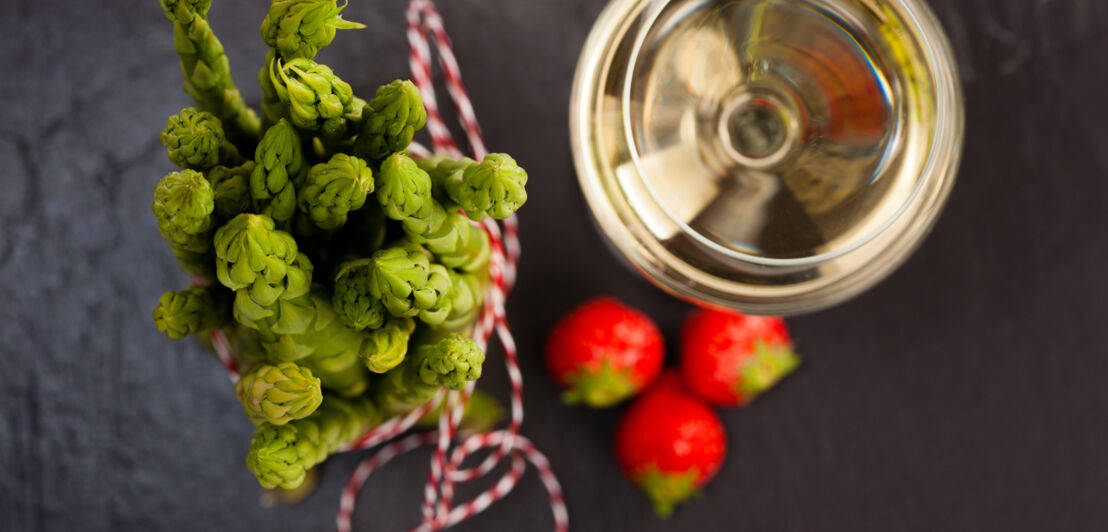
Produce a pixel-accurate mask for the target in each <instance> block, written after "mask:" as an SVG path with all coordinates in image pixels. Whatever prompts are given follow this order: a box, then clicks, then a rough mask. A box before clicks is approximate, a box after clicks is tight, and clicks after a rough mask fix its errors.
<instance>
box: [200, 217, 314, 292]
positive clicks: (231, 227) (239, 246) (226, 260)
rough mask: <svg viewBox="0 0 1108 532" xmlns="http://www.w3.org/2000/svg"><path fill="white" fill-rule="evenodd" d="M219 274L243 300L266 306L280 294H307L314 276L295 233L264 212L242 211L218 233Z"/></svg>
mask: <svg viewBox="0 0 1108 532" xmlns="http://www.w3.org/2000/svg"><path fill="white" fill-rule="evenodd" d="M215 255H216V275H217V277H218V278H219V282H221V283H223V285H224V286H226V287H227V288H230V289H231V290H246V292H245V293H244V294H236V298H235V310H236V312H238V311H239V310H240V309H239V307H240V305H241V304H240V300H243V299H244V298H248V299H249V300H250V301H252V302H254V303H255V304H256V305H259V306H262V307H266V306H269V305H272V304H273V303H274V302H275V301H277V299H278V298H283V299H292V298H295V297H298V296H300V295H303V294H306V293H307V292H308V290H309V288H310V285H311V280H312V265H311V261H309V260H308V257H307V255H304V254H302V253H299V252H298V251H297V247H296V241H295V240H293V238H292V235H290V234H288V233H286V232H284V231H280V230H277V229H275V228H274V224H273V219H272V218H270V217H268V216H266V215H264V214H240V215H238V216H236V217H235V218H234V219H232V220H231V221H230V222H227V224H226V225H224V226H223V227H220V228H219V230H218V231H216V233H215Z"/></svg>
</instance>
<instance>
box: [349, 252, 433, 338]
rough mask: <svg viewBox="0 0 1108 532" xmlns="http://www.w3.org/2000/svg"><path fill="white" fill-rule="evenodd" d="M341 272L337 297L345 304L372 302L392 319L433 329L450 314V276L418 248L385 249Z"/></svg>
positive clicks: (350, 262)
mask: <svg viewBox="0 0 1108 532" xmlns="http://www.w3.org/2000/svg"><path fill="white" fill-rule="evenodd" d="M338 271H339V274H338V276H337V277H336V283H335V290H336V297H338V298H340V300H341V301H343V302H345V301H352V300H353V301H357V300H358V299H359V298H373V299H376V300H378V301H380V302H381V303H382V304H383V305H384V307H385V309H386V310H388V311H389V313H390V314H392V315H393V316H396V317H398V318H414V317H416V316H418V317H419V318H420V319H421V320H423V321H425V322H427V323H429V324H432V325H438V324H440V323H442V322H443V320H445V319H446V316H447V315H448V314H449V313H450V309H449V304H450V300H449V299H448V298H447V297H446V295H447V293H449V292H450V276H449V274H448V273H447V272H446V268H444V267H443V266H442V265H440V264H432V263H431V262H430V260H429V256H428V253H427V252H426V250H424V249H422V248H420V247H419V246H418V245H414V244H409V245H407V246H396V247H391V248H385V249H382V250H380V251H378V252H376V253H374V254H373V256H372V257H370V258H368V259H356V260H353V261H348V262H345V263H343V264H342V265H340V266H339V270H338ZM340 290H341V291H342V292H341V293H340V292H339V291H340ZM351 291H353V292H354V294H353V295H352V294H351V293H350V292H351ZM354 317H356V316H350V317H349V318H354Z"/></svg>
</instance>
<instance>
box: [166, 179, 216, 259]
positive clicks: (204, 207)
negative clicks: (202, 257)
mask: <svg viewBox="0 0 1108 532" xmlns="http://www.w3.org/2000/svg"><path fill="white" fill-rule="evenodd" d="M151 210H153V211H154V216H155V217H157V219H158V232H159V233H161V235H162V236H163V237H164V238H165V239H166V240H167V241H169V243H170V244H171V245H173V246H175V247H179V248H182V249H186V250H188V251H193V252H197V253H200V252H204V251H207V250H208V249H210V248H211V245H212V243H211V227H212V212H213V211H214V210H215V199H214V196H213V193H212V187H211V185H210V184H208V180H207V179H204V175H203V174H201V173H200V172H197V171H195V170H182V171H179V172H172V173H170V174H169V175H167V176H165V177H164V178H162V180H161V181H159V182H158V185H157V186H156V187H154V203H153V204H152V205H151Z"/></svg>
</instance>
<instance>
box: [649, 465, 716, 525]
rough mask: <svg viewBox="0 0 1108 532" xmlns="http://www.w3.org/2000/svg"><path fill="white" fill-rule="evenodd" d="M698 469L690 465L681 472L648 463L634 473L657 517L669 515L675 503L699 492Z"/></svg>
mask: <svg viewBox="0 0 1108 532" xmlns="http://www.w3.org/2000/svg"><path fill="white" fill-rule="evenodd" d="M699 479H700V470H699V469H697V468H695V467H692V468H689V469H688V470H687V471H683V472H668V471H662V470H660V469H658V466H656V465H654V464H650V465H648V466H646V467H645V468H643V469H642V470H641V471H640V472H639V473H638V474H636V475H635V484H638V486H639V488H641V489H642V491H643V493H646V496H647V497H648V498H649V499H650V501H651V502H652V503H654V512H655V513H657V514H658V517H669V516H670V514H672V513H673V509H674V508H676V506H677V504H678V503H680V502H684V501H686V500H688V499H689V498H691V497H693V496H695V495H697V494H699V493H700V490H699V486H698V484H699Z"/></svg>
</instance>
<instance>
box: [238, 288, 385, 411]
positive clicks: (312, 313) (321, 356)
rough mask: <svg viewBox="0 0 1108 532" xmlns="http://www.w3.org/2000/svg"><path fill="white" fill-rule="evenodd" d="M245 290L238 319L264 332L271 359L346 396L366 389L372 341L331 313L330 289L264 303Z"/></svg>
mask: <svg viewBox="0 0 1108 532" xmlns="http://www.w3.org/2000/svg"><path fill="white" fill-rule="evenodd" d="M244 292H245V290H239V292H238V294H236V299H235V307H234V310H235V313H234V314H235V319H236V320H238V321H239V322H240V323H242V324H243V325H246V326H247V327H249V328H251V329H253V330H255V331H257V332H258V335H259V338H260V340H261V342H262V347H263V348H264V349H265V351H266V353H267V357H268V358H269V359H270V360H272V361H274V362H293V361H296V362H298V363H299V364H300V365H302V366H304V367H306V368H309V369H311V370H312V372H313V373H314V374H315V375H316V376H317V377H319V379H320V381H321V383H322V385H323V387H324V388H327V389H329V390H331V391H334V392H336V393H339V394H341V395H343V396H352V395H357V394H360V393H362V392H363V391H365V388H366V385H367V383H368V380H367V378H368V375H367V372H366V368H365V367H364V365H363V364H362V363H361V361H360V356H361V350H362V348H363V343H364V342H365V341H366V338H365V337H364V336H362V335H361V334H359V333H358V332H357V331H354V330H353V329H351V328H350V327H347V326H346V325H344V324H343V323H342V321H341V320H339V319H338V316H336V315H335V312H334V311H333V310H332V309H331V304H330V298H329V297H328V294H327V292H326V288H324V287H323V286H322V285H319V284H316V285H313V286H312V289H311V293H310V294H304V295H300V296H297V297H293V298H284V299H278V300H276V301H275V302H273V303H272V304H270V305H268V306H263V305H258V304H257V303H256V302H254V300H253V299H252V298H250V297H249V296H248V295H246V294H245V293H244Z"/></svg>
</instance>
